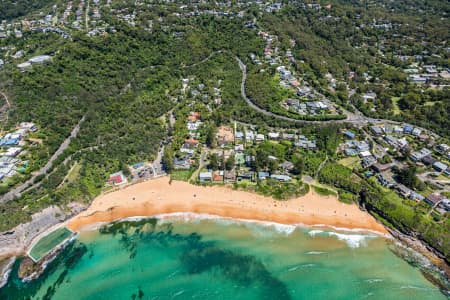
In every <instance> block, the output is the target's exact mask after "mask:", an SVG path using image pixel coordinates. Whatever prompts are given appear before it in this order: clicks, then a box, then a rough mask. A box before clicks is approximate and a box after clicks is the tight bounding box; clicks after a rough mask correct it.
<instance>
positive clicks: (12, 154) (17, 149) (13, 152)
mask: <svg viewBox="0 0 450 300" xmlns="http://www.w3.org/2000/svg"><path fill="white" fill-rule="evenodd" d="M20 152H22V148H20V147H10V148H8V149H7V150H6V152H4V153H2V154H3V156H9V157H16V156H17V155H19V154H20Z"/></svg>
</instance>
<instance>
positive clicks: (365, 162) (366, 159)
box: [361, 155, 377, 168]
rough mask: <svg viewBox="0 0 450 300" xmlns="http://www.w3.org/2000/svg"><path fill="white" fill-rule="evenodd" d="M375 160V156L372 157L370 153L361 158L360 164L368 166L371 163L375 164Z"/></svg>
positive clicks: (364, 166)
mask: <svg viewBox="0 0 450 300" xmlns="http://www.w3.org/2000/svg"><path fill="white" fill-rule="evenodd" d="M376 162H377V159H376V158H375V157H373V156H372V155H370V156H365V157H363V158H362V161H361V165H362V166H363V168H368V167H370V166H372V165H373V164H375V163H376Z"/></svg>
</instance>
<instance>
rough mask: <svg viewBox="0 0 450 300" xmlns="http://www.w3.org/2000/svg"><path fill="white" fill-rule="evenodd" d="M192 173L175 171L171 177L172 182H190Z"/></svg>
mask: <svg viewBox="0 0 450 300" xmlns="http://www.w3.org/2000/svg"><path fill="white" fill-rule="evenodd" d="M191 174H192V172H191V171H190V170H174V171H172V174H170V177H171V178H172V180H179V181H189V178H190V177H191Z"/></svg>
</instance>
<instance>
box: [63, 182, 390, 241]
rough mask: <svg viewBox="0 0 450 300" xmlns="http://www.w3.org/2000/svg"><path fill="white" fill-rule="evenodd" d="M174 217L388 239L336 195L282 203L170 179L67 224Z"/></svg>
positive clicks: (139, 187)
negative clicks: (293, 226)
mask: <svg viewBox="0 0 450 300" xmlns="http://www.w3.org/2000/svg"><path fill="white" fill-rule="evenodd" d="M169 213H197V214H210V215H216V216H220V217H225V218H235V219H243V220H255V221H267V222H275V223H281V224H303V225H306V226H313V225H323V226H326V227H335V228H346V229H358V230H364V231H372V232H378V233H380V234H383V235H385V234H387V231H386V229H385V228H384V227H383V226H382V225H381V224H379V223H377V221H376V220H375V219H374V218H373V217H372V216H370V215H369V214H368V213H365V212H363V211H361V210H360V209H359V208H358V207H357V206H356V205H349V204H344V203H341V202H339V201H338V199H337V198H336V197H334V196H321V195H318V194H317V193H315V192H314V191H312V189H311V191H310V192H309V193H308V194H307V195H305V196H302V197H299V198H295V199H291V200H287V201H277V200H274V199H273V198H270V197H264V196H261V195H257V194H254V193H250V192H245V191H236V190H233V189H231V188H229V187H219V186H214V187H203V186H195V185H191V184H189V183H187V182H181V181H172V182H171V183H169V178H168V177H161V178H158V179H155V180H151V181H146V182H142V183H138V184H135V185H131V186H128V187H126V188H124V189H121V190H118V191H115V192H112V193H108V194H103V195H101V196H99V197H97V198H96V199H95V200H94V201H93V202H92V204H91V205H90V207H89V208H88V209H87V210H85V211H84V212H82V213H80V214H79V215H77V216H75V217H73V218H72V219H70V220H69V221H68V222H67V227H68V228H69V229H71V230H72V231H80V230H83V229H85V228H89V227H91V226H93V225H95V224H98V223H107V222H112V221H115V220H120V219H125V218H130V217H147V216H148V217H150V216H155V215H161V214H169Z"/></svg>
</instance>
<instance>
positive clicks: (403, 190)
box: [396, 184, 413, 198]
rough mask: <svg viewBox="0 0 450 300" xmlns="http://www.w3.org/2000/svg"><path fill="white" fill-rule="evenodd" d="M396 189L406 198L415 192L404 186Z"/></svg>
mask: <svg viewBox="0 0 450 300" xmlns="http://www.w3.org/2000/svg"><path fill="white" fill-rule="evenodd" d="M396 189H397V191H398V193H399V194H400V195H402V196H403V197H405V198H408V197H409V195H411V193H412V192H413V191H412V190H411V189H409V188H407V187H406V186H404V185H403V184H399V185H397V187H396Z"/></svg>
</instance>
